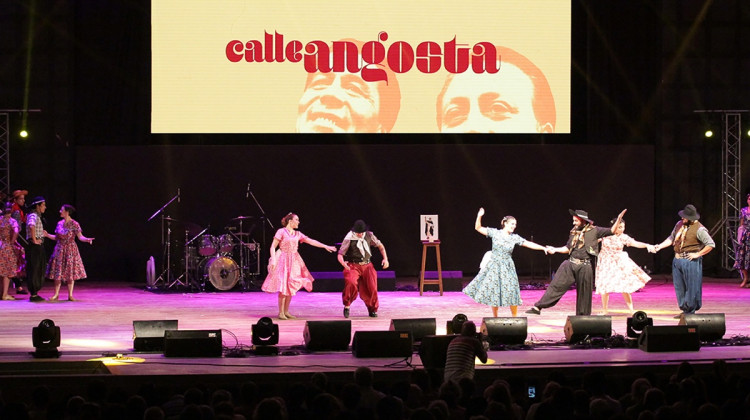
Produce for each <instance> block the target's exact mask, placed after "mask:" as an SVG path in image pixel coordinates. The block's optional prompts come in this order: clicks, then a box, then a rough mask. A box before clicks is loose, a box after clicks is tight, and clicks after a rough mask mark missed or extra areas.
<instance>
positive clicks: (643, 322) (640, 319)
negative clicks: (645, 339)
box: [627, 311, 654, 338]
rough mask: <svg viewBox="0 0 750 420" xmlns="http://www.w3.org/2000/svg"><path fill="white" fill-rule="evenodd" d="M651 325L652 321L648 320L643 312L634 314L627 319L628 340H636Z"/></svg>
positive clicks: (651, 319)
mask: <svg viewBox="0 0 750 420" xmlns="http://www.w3.org/2000/svg"><path fill="white" fill-rule="evenodd" d="M653 325H654V319H653V318H649V316H648V315H647V314H646V313H645V312H643V311H637V312H635V313H634V314H633V316H632V317H629V318H628V319H627V330H628V338H638V337H639V336H640V335H641V333H643V329H644V328H646V327H647V326H653Z"/></svg>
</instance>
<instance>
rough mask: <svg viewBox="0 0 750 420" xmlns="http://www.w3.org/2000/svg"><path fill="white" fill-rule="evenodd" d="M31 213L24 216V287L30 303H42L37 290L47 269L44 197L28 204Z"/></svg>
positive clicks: (45, 205) (36, 198)
mask: <svg viewBox="0 0 750 420" xmlns="http://www.w3.org/2000/svg"><path fill="white" fill-rule="evenodd" d="M29 208H31V213H29V214H28V215H27V216H26V240H27V241H28V244H27V245H26V287H28V289H29V294H30V295H31V296H30V297H29V300H30V301H31V302H43V301H44V298H42V297H41V296H39V294H38V293H39V290H40V289H41V288H42V283H43V282H44V271H45V268H46V267H47V255H46V253H45V252H44V238H45V237H46V236H47V233H46V232H45V231H44V225H43V222H42V213H44V212H45V211H46V210H47V203H46V202H45V200H44V197H35V198H34V199H33V200H32V201H31V203H30V204H29Z"/></svg>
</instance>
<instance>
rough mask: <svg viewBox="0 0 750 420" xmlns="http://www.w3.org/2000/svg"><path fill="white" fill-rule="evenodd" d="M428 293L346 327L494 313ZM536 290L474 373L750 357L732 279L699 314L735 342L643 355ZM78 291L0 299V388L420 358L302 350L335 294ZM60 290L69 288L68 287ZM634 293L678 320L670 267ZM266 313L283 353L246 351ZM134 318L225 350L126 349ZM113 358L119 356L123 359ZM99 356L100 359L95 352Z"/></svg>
mask: <svg viewBox="0 0 750 420" xmlns="http://www.w3.org/2000/svg"><path fill="white" fill-rule="evenodd" d="M412 281H413V279H406V280H404V279H399V281H398V284H399V288H400V289H404V288H407V289H408V288H409V287H408V286H409V285H410V284H412V283H411V282H412ZM537 281H538V280H535V281H534V282H537ZM523 283H525V281H523V279H522V284H523ZM413 286H416V284H415V283H414V284H413ZM426 288H427V287H426ZM433 290H435V288H434V287H432V288H430V291H425V293H424V295H423V296H420V295H419V292H418V291H388V292H381V293H380V295H379V296H380V310H379V311H378V315H379V316H378V317H377V318H371V317H369V316H368V314H367V310H366V308H365V307H364V305H363V304H362V302H361V301H359V300H358V301H356V302H355V303H354V304H353V305H352V308H351V317H350V318H349V319H350V320H351V330H352V334H354V333H355V332H356V331H385V330H388V329H389V327H390V323H391V320H392V319H410V318H435V319H436V324H437V331H436V332H437V334H445V332H446V331H445V330H446V322H447V321H448V320H450V319H452V318H453V316H454V315H456V314H458V313H462V314H465V315H466V316H467V317H468V319H469V320H472V321H474V322H475V323H476V324H477V325H478V326H479V325H481V323H482V319H483V318H484V317H488V316H491V311H490V309H489V308H488V307H486V306H483V305H479V304H477V303H475V302H473V301H472V300H471V299H470V298H468V297H467V296H466V295H464V294H463V293H461V292H457V291H449V292H445V293H444V294H443V296H440V294H439V293H438V292H437V291H433ZM542 293H543V290H522V291H521V296H522V298H523V301H524V305H523V306H522V307H520V308H519V315H521V316H526V317H527V320H528V336H527V340H526V344H525V345H523V346H507V347H506V348H504V349H496V350H491V351H490V354H489V357H490V359H491V362H490V363H488V364H487V365H481V364H478V365H477V380H478V382H480V383H489V382H491V380H492V379H493V378H496V377H508V376H514V375H521V376H523V377H525V378H527V380H528V381H531V382H533V381H541V379H542V378H545V377H546V376H547V375H548V373H549V372H550V371H551V370H553V369H554V370H562V371H565V372H569V374H570V375H573V376H575V375H576V372H578V373H580V372H582V371H583V370H586V369H592V368H601V369H607V370H609V371H610V372H620V373H623V374H625V373H627V374H628V375H635V374H636V373H637V372H638V371H645V370H650V371H659V372H662V373H665V374H667V373H668V372H672V371H674V370H675V369H676V366H677V365H678V364H679V363H681V362H682V361H689V362H691V363H693V364H696V365H697V366H706V368H709V366H710V363H711V362H712V361H713V360H717V359H722V360H726V361H727V363H730V364H732V365H733V366H734V369H735V370H736V371H738V372H739V371H743V372H744V371H745V369H746V367H745V366H746V365H748V356H747V354H748V351H747V350H748V348H747V347H745V346H744V344H745V343H746V342H747V339H745V335H747V333H748V325H750V308H749V307H748V305H747V298H748V294H750V290H748V289H740V288H739V287H738V281H737V280H736V279H705V280H704V286H703V305H704V306H703V309H702V310H701V311H699V313H723V314H725V317H726V334H725V335H724V340H723V341H724V344H726V342H727V341H730V340H729V339H732V338H734V340H731V341H733V344H736V345H710V346H709V345H704V346H702V347H701V348H700V350H699V351H679V352H645V351H642V350H639V349H638V348H637V347H635V348H632V347H630V348H629V347H623V346H617V347H611V348H608V347H606V346H605V345H603V343H602V341H601V340H599V341H596V340H595V341H592V342H591V343H588V344H583V345H577V346H571V345H570V344H569V343H567V342H566V337H565V333H564V330H563V327H564V325H565V322H566V319H567V317H568V316H569V315H573V314H574V306H575V290H571V291H570V292H569V293H567V294H566V295H565V296H564V297H563V299H562V300H561V301H560V302H559V304H558V305H557V306H555V307H553V308H550V309H547V310H544V311H542V314H541V315H526V314H525V313H524V312H523V311H524V310H525V309H526V308H528V307H529V306H531V305H532V304H533V303H534V302H535V301H536V300H537V299H538V298H539V297H540V296H541V294H542ZM50 294H51V284H46V285H45V288H44V289H43V290H42V291H41V293H40V295H42V296H44V297H48V296H49V295H50ZM75 295H76V298H77V299H78V301H76V302H68V301H65V300H63V301H59V302H55V303H52V302H40V303H32V302H29V301H28V297H26V299H23V300H21V299H19V300H16V301H2V302H0V306H1V309H0V311H2V313H3V322H2V325H1V326H0V336H2V340H1V341H0V378H3V381H2V382H3V383H8V380H9V379H10V378H12V381H13V383H14V390H10V389H2V392H3V395H7V394H8V393H15V392H20V391H19V390H21V389H24V388H27V387H32V386H34V385H35V384H38V383H42V382H40V381H43V383H45V384H48V385H50V386H64V387H68V386H81V385H80V384H81V383H82V381H81V378H82V377H96V378H100V379H104V380H105V381H107V382H108V383H111V384H117V386H121V387H124V388H126V389H127V388H134V387H137V386H138V384H142V383H144V382H149V383H162V384H172V385H175V384H180V385H181V386H187V385H189V384H191V383H201V382H226V381H232V382H235V383H237V381H240V380H247V379H252V380H254V381H257V382H262V383H266V382H267V383H274V382H276V383H279V382H286V383H290V382H291V381H293V380H297V379H299V380H305V379H307V378H309V376H310V375H312V374H313V373H315V372H325V373H326V374H328V375H330V376H332V377H334V378H336V377H338V378H342V380H344V379H349V378H350V377H351V373H352V372H353V370H354V369H355V368H356V367H358V366H369V367H370V368H372V369H373V370H374V371H375V372H376V377H379V378H380V379H381V380H389V379H387V378H391V379H397V378H405V377H408V375H409V373H410V372H411V371H412V369H413V368H419V367H421V366H422V362H421V360H420V358H419V355H418V354H417V353H416V351H415V353H414V354H413V356H412V357H411V359H406V360H404V358H400V357H399V358H392V357H391V358H380V357H378V358H361V357H355V356H354V355H353V354H352V352H351V351H320V352H310V351H308V350H307V349H306V347H305V341H304V338H303V330H304V328H305V323H306V321H327V320H344V317H343V315H342V308H343V307H342V304H341V294H340V293H336V292H317V293H316V292H312V293H308V292H304V291H303V292H300V293H298V294H297V295H296V296H295V297H294V299H293V300H292V303H291V312H292V313H293V314H294V315H296V316H297V317H298V318H297V319H294V320H279V319H278V318H277V296H276V295H275V294H266V293H263V292H241V291H226V292H201V293H187V292H180V291H171V290H166V291H163V290H147V289H146V288H145V286H144V285H141V284H135V283H124V282H110V283H105V282H98V281H80V282H78V283H77V284H76V289H75ZM19 297H21V298H22V297H23V295H21V296H19ZM61 297H65V294H64V292H63V294H61ZM633 301H634V304H635V308H636V310H641V311H645V312H646V313H647V314H648V316H649V317H652V318H653V321H654V325H667V326H670V325H677V322H678V321H677V320H676V319H674V316H675V315H676V314H678V313H679V311H678V310H677V308H676V303H675V296H674V289H673V286H672V283H671V278H670V277H669V276H655V278H654V279H653V280H652V281H651V282H650V283H648V285H647V286H646V287H645V288H644V289H643V290H642V291H640V292H638V293H635V294H634V295H633ZM599 314H601V305H600V300H599V297H598V296H597V295H595V296H594V315H599ZM609 315H610V316H611V317H612V318H611V319H612V334H613V335H617V334H619V335H626V319H627V317H628V316H630V315H632V314H631V313H630V312H629V311H627V308H626V306H625V304H624V303H623V301H622V297H621V296H614V295H613V296H611V297H610V313H609ZM266 316H270V317H272V319H273V322H274V323H276V324H278V325H279V345H278V346H279V350H280V354H279V356H257V355H254V354H252V352H251V351H250V347H251V328H252V324H254V323H256V322H257V321H258V320H259V319H260V318H261V317H266ZM500 316H501V317H507V316H510V315H509V310H508V308H501V312H500ZM43 319H51V320H53V321H54V323H55V325H57V326H59V327H60V330H61V345H60V347H59V350H60V351H61V356H60V357H59V358H49V359H35V358H33V357H32V356H31V355H30V354H29V352H31V351H33V350H34V347H33V346H32V335H31V332H32V328H33V327H35V326H37V325H38V324H39V322H40V321H41V320H43ZM134 320H178V323H179V330H222V340H223V348H224V356H222V357H165V356H164V355H163V354H162V353H158V352H156V353H155V352H147V353H144V352H136V351H134V349H133V347H134V346H133V335H134V331H133V321H134ZM227 352H229V353H227ZM117 355H121V356H120V359H119V360H117V357H118V356H117ZM228 355H232V356H234V357H228ZM112 356H114V357H115V360H112ZM102 357H104V358H105V359H103V360H104V362H98V361H93V360H94V359H98V358H102ZM280 374H283V375H284V376H279V375H280ZM40 378H43V379H40ZM230 378H233V379H230ZM55 384H56V385H55ZM75 384H77V385H75Z"/></svg>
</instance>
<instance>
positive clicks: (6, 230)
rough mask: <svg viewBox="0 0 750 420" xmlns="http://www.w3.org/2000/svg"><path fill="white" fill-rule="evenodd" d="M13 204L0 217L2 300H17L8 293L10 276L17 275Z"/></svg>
mask: <svg viewBox="0 0 750 420" xmlns="http://www.w3.org/2000/svg"><path fill="white" fill-rule="evenodd" d="M12 212H13V205H12V204H11V203H8V204H7V205H6V206H5V208H4V209H3V216H2V217H1V218H0V277H2V278H3V294H2V297H0V299H2V300H16V298H14V297H13V296H11V295H9V294H8V287H9V286H10V278H11V277H14V276H15V275H16V270H17V264H16V250H15V244H16V239H18V223H16V221H15V220H14V219H13V218H12V217H11V213H12Z"/></svg>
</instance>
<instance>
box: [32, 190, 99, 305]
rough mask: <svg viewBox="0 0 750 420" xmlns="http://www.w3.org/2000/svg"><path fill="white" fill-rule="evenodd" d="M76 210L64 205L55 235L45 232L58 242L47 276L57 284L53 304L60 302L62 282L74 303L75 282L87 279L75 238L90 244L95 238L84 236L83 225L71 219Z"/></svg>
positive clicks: (50, 260) (51, 299)
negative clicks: (66, 286)
mask: <svg viewBox="0 0 750 420" xmlns="http://www.w3.org/2000/svg"><path fill="white" fill-rule="evenodd" d="M75 210H76V209H75V208H74V207H73V206H71V205H70V204H63V206H62V207H61V208H60V217H61V218H62V220H60V221H59V222H57V227H56V228H55V234H54V235H50V234H48V233H47V232H46V231H45V232H44V236H45V237H47V238H49V239H52V240H53V241H57V243H56V244H55V250H54V251H53V252H52V257H50V259H49V264H48V265H47V275H46V277H47V278H48V279H51V280H53V281H54V282H55V294H54V296H52V297H51V298H49V300H50V301H51V302H55V301H57V300H58V297H59V295H60V285H61V284H62V282H65V283H66V284H67V285H68V300H69V301H74V300H75V299H74V298H73V286H74V285H75V281H76V280H80V279H85V278H86V270H85V269H84V268H83V261H82V260H81V254H80V253H79V252H78V245H76V242H75V238H78V240H79V241H81V242H88V243H89V244H92V243H93V242H94V238H87V237H85V236H83V234H82V233H81V225H79V224H78V222H76V221H75V220H73V219H72V218H71V217H70V215H71V214H72V213H73V212H75Z"/></svg>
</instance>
